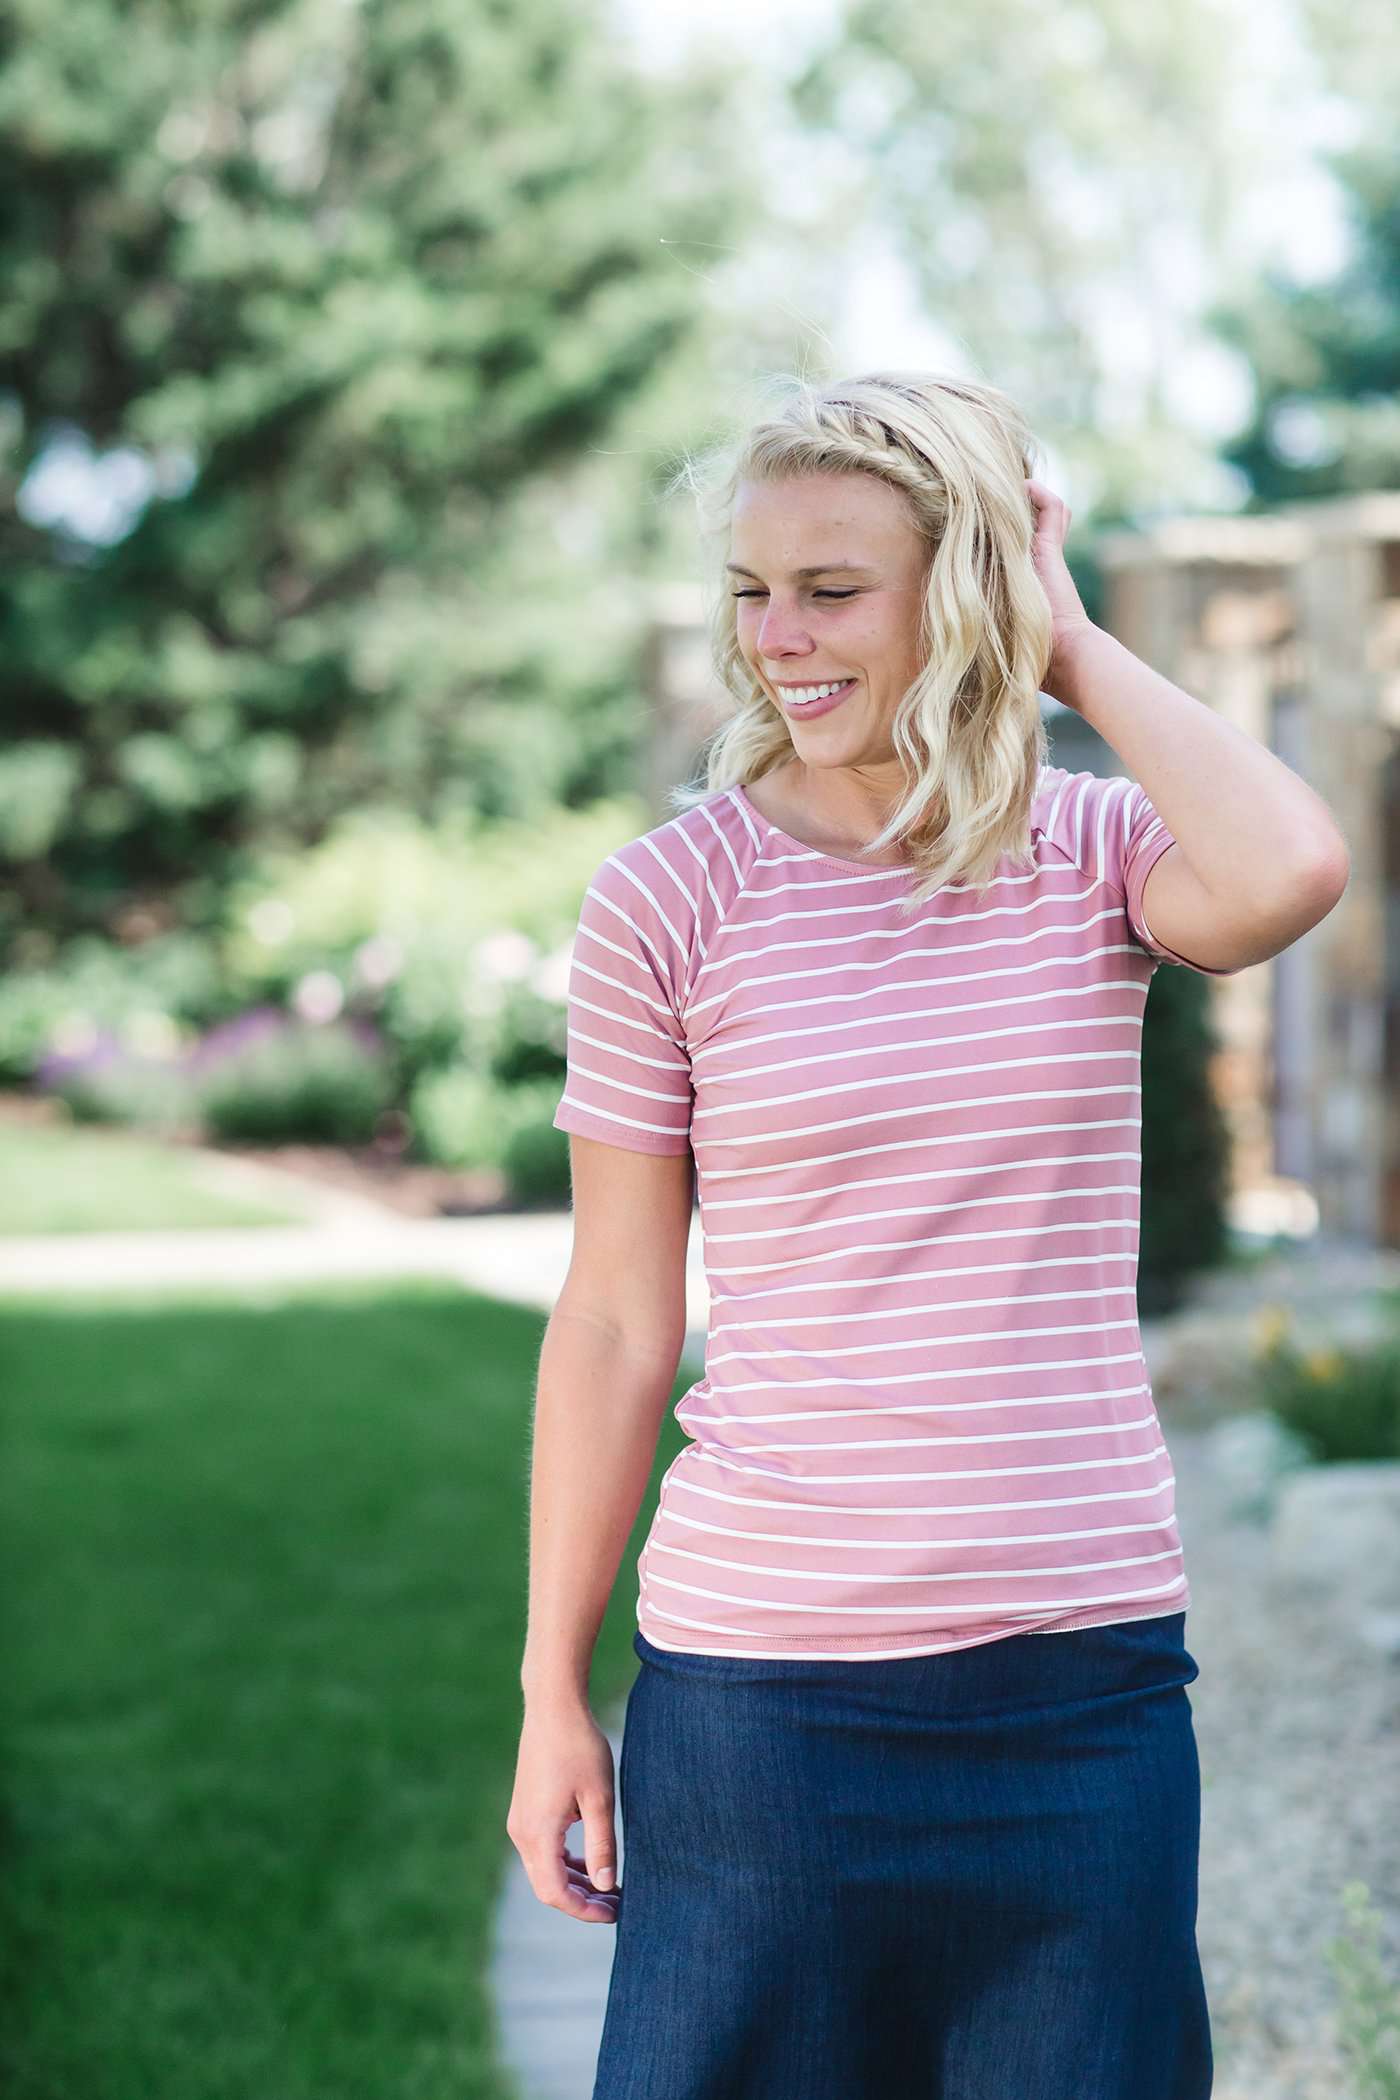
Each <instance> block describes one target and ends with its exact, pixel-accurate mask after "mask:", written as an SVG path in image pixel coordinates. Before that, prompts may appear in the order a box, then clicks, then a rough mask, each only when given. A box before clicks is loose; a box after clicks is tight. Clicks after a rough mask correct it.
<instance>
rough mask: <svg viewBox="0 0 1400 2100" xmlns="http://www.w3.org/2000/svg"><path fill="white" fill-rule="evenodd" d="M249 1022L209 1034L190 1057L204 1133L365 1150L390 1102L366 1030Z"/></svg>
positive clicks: (380, 1059)
mask: <svg viewBox="0 0 1400 2100" xmlns="http://www.w3.org/2000/svg"><path fill="white" fill-rule="evenodd" d="M254 1018H256V1017H244V1018H243V1019H242V1020H241V1021H240V1022H231V1023H230V1024H229V1026H228V1028H227V1030H223V1031H221V1030H215V1031H214V1032H213V1034H212V1035H211V1036H208V1037H206V1038H205V1040H204V1042H203V1043H202V1044H201V1045H200V1048H199V1051H198V1052H197V1053H196V1068H195V1072H194V1077H193V1086H194V1094H195V1100H196V1102H197V1104H198V1109H199V1114H200V1118H201V1120H202V1122H203V1124H204V1127H205V1129H206V1131H207V1132H208V1134H209V1135H210V1136H211V1137H214V1138H221V1139H223V1140H225V1141H226V1142H232V1143H240V1142H241V1143H244V1144H264V1145H271V1144H284V1143H288V1142H297V1141H300V1142H303V1143H307V1144H325V1145H362V1144H368V1143H369V1142H370V1140H371V1139H372V1138H373V1137H374V1135H375V1129H376V1126H377V1124H378V1122H379V1118H380V1117H381V1116H382V1115H383V1113H384V1111H385V1110H386V1109H387V1108H389V1107H390V1106H391V1104H392V1101H393V1096H394V1075H393V1071H392V1068H391V1063H390V1060H389V1058H388V1056H387V1055H386V1053H385V1050H384V1046H383V1044H382V1042H381V1041H380V1040H379V1038H378V1037H377V1036H376V1035H374V1033H373V1031H371V1030H368V1029H366V1028H365V1027H364V1025H363V1023H355V1022H341V1021H333V1022H307V1021H290V1020H286V1019H285V1018H283V1017H282V1016H280V1015H279V1016H275V1017H274V1025H270V1026H268V1025H263V1026H260V1027H253V1026H251V1025H250V1022H251V1020H252V1019H254Z"/></svg>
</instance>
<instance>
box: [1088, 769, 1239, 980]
mask: <svg viewBox="0 0 1400 2100" xmlns="http://www.w3.org/2000/svg"><path fill="white" fill-rule="evenodd" d="M1113 789H1114V797H1115V802H1116V816H1117V824H1116V827H1115V830H1114V832H1113V833H1112V834H1111V835H1110V837H1109V839H1108V841H1107V844H1108V849H1109V858H1110V862H1111V863H1115V864H1116V872H1115V877H1114V879H1115V880H1116V881H1117V883H1118V886H1119V888H1120V889H1121V890H1122V892H1123V903H1124V909H1125V911H1126V913H1127V919H1128V931H1129V932H1130V933H1131V934H1132V936H1133V939H1134V940H1135V941H1136V942H1137V943H1138V944H1139V946H1140V947H1143V948H1145V949H1146V950H1147V952H1148V954H1149V955H1155V956H1156V957H1157V959H1158V961H1159V962H1169V963H1180V964H1181V965H1182V966H1183V968H1185V969H1188V970H1195V971H1197V972H1198V973H1199V975H1200V976H1202V977H1233V976H1234V975H1235V974H1236V973H1235V971H1234V970H1221V969H1212V968H1211V967H1210V966H1209V964H1207V963H1198V962H1192V961H1191V959H1190V957H1189V956H1186V955H1179V954H1178V953H1177V951H1176V949H1175V948H1168V947H1167V945H1166V944H1165V942H1163V941H1159V940H1158V939H1157V937H1156V935H1155V934H1154V933H1153V931H1152V929H1151V927H1150V926H1149V925H1148V923H1147V920H1146V918H1145V916H1144V915H1143V909H1142V892H1143V888H1144V885H1145V884H1146V882H1147V878H1148V876H1149V874H1150V873H1151V871H1152V869H1153V868H1154V867H1155V866H1156V864H1157V862H1158V861H1159V860H1160V859H1161V858H1162V855H1163V854H1164V853H1165V852H1166V850H1167V848H1168V847H1169V846H1174V845H1175V844H1176V840H1175V838H1174V837H1173V836H1172V834H1171V832H1170V831H1168V829H1167V827H1166V825H1165V824H1164V823H1163V822H1162V819H1161V817H1160V816H1159V815H1158V814H1157V811H1156V810H1155V808H1154V807H1153V805H1152V803H1151V801H1150V800H1149V799H1148V796H1147V792H1146V790H1145V789H1144V788H1142V787H1140V786H1139V785H1138V783H1137V782H1136V781H1135V780H1134V781H1126V782H1121V783H1120V782H1116V781H1115V782H1114V784H1113Z"/></svg>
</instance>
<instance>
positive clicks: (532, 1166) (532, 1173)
mask: <svg viewBox="0 0 1400 2100" xmlns="http://www.w3.org/2000/svg"><path fill="white" fill-rule="evenodd" d="M560 1092H561V1087H560V1082H559V1081H558V1079H556V1078H552V1077H546V1078H542V1079H533V1080H527V1081H525V1082H524V1083H523V1084H521V1085H520V1086H502V1085H501V1084H500V1082H499V1081H498V1080H496V1079H494V1078H492V1077H491V1076H490V1074H488V1073H483V1072H472V1071H467V1070H465V1069H464V1068H462V1067H460V1066H459V1067H456V1068H454V1069H452V1070H450V1071H446V1072H432V1073H429V1074H428V1075H427V1077H426V1078H424V1079H422V1080H420V1081H419V1083H418V1085H417V1087H416V1088H415V1089H414V1094H413V1106H412V1111H411V1119H412V1123H413V1130H414V1140H415V1150H416V1151H417V1152H418V1154H419V1156H420V1157H421V1158H423V1159H427V1160H431V1161H432V1162H433V1164H434V1165H436V1166H441V1167H473V1168H495V1169H496V1170H497V1171H498V1172H499V1173H500V1174H501V1175H502V1176H503V1177H504V1179H505V1182H506V1187H507V1190H508V1193H509V1195H510V1197H511V1199H512V1200H513V1201H515V1202H520V1203H538V1202H546V1201H549V1200H551V1199H553V1198H555V1197H559V1196H564V1197H567V1195H568V1192H569V1141H568V1137H567V1135H566V1134H565V1132H564V1131H562V1130H556V1129H555V1127H554V1111H555V1109H556V1108H557V1106H558V1104H559V1095H560Z"/></svg>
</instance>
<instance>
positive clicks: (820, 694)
mask: <svg viewBox="0 0 1400 2100" xmlns="http://www.w3.org/2000/svg"><path fill="white" fill-rule="evenodd" d="M850 682H851V681H850V679H849V678H842V679H839V680H838V681H837V683H836V684H835V685H790V686H788V687H787V688H786V689H785V690H784V693H783V698H784V699H785V700H786V701H787V703H788V705H789V707H804V706H806V704H807V702H808V701H810V700H825V698H826V696H827V694H828V693H839V692H840V691H841V689H842V687H843V686H848V685H849V684H850Z"/></svg>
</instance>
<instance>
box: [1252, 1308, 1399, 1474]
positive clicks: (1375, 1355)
mask: <svg viewBox="0 0 1400 2100" xmlns="http://www.w3.org/2000/svg"><path fill="white" fill-rule="evenodd" d="M1286 1326H1287V1323H1286V1319H1284V1320H1281V1321H1279V1322H1277V1323H1276V1324H1275V1326H1274V1328H1273V1331H1272V1332H1271V1333H1270V1335H1269V1336H1268V1339H1267V1340H1266V1342H1265V1345H1264V1347H1263V1348H1262V1349H1261V1350H1260V1351H1259V1352H1258V1354H1257V1356H1256V1373H1257V1378H1258V1383H1259V1386H1260V1390H1261V1394H1262V1398H1263V1400H1264V1402H1265V1404H1266V1405H1267V1406H1268V1407H1269V1408H1270V1409H1271V1410H1272V1412H1273V1413H1274V1414H1275V1415H1276V1416H1277V1417H1278V1418H1279V1420H1280V1421H1281V1422H1284V1423H1286V1424H1287V1426H1288V1427H1289V1428H1290V1429H1291V1430H1293V1431H1294V1432H1295V1433H1296V1434H1297V1435H1299V1436H1301V1437H1302V1438H1303V1439H1304V1441H1305V1442H1306V1443H1307V1445H1308V1447H1309V1449H1310V1450H1311V1452H1312V1454H1313V1457H1314V1459H1315V1460H1316V1461H1318V1462H1319V1463H1323V1464H1327V1463H1331V1464H1345V1463H1348V1462H1350V1461H1353V1460H1356V1459H1375V1458H1381V1459H1400V1343H1397V1342H1386V1343H1383V1344H1381V1345H1379V1346H1378V1347H1375V1348H1371V1349H1362V1348H1349V1349H1344V1348H1340V1347H1337V1346H1331V1347H1328V1348H1322V1349H1301V1348H1299V1347H1298V1345H1297V1344H1296V1343H1295V1342H1294V1341H1293V1339H1292V1337H1291V1336H1290V1335H1289V1334H1288V1333H1287V1331H1286Z"/></svg>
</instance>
